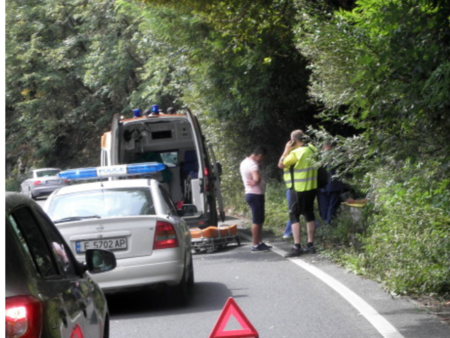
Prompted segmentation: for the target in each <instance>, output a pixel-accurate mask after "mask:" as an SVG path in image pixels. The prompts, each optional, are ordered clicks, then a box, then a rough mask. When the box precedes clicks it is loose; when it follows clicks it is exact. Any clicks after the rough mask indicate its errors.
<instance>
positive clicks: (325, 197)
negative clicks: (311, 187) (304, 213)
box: [319, 190, 342, 224]
mask: <svg viewBox="0 0 450 338" xmlns="http://www.w3.org/2000/svg"><path fill="white" fill-rule="evenodd" d="M341 194H342V192H341V191H333V192H326V191H323V190H322V191H320V190H319V210H320V218H322V220H323V221H324V222H327V223H328V224H331V221H332V220H333V218H334V217H335V216H336V213H337V211H338V209H339V206H340V205H341V198H340V196H341Z"/></svg>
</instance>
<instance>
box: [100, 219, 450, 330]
mask: <svg viewBox="0 0 450 338" xmlns="http://www.w3.org/2000/svg"><path fill="white" fill-rule="evenodd" d="M234 221H235V222H238V220H234ZM240 234H241V238H242V245H241V246H237V245H236V244H234V243H233V244H229V245H228V247H227V248H226V249H224V250H221V251H218V252H215V253H209V254H208V253H198V254H195V255H194V266H195V278H196V285H195V290H194V294H193V296H192V298H191V302H190V304H189V305H188V306H186V307H177V306H169V305H167V303H166V302H165V298H164V297H162V298H161V297H160V295H159V293H158V292H155V291H150V290H146V291H141V292H133V293H123V294H117V295H113V296H108V302H109V307H110V311H111V338H123V337H161V338H171V337H174V338H175V337H192V338H194V337H195V338H197V337H205V338H208V337H209V336H210V333H211V331H212V330H213V328H214V325H215V324H216V322H217V320H218V318H219V316H220V314H221V312H222V310H223V307H224V305H225V303H226V301H227V299H228V298H229V297H232V298H233V299H234V301H235V302H236V303H237V305H238V306H239V308H240V309H241V310H242V312H243V313H244V315H245V316H246V318H247V319H248V320H249V322H250V323H251V324H252V325H253V327H254V328H255V329H256V331H257V332H258V334H259V337H260V338H263V337H273V338H282V337H289V338H292V337H299V338H301V337H308V338H324V337H333V338H340V337H370V338H372V337H373V338H375V337H389V338H401V337H405V338H406V337H411V338H425V337H426V338H432V337H436V338H443V337H450V327H449V326H447V325H444V324H443V323H441V322H440V321H439V320H438V319H437V318H436V317H434V316H431V315H429V314H427V313H425V312H423V311H422V310H420V308H419V307H418V306H417V305H416V304H415V303H413V302H411V301H409V300H408V299H403V298H396V297H393V296H391V295H389V294H388V293H386V292H385V291H383V290H382V289H381V287H380V286H379V285H378V284H377V283H374V282H372V281H369V280H366V279H363V278H360V277H358V276H355V275H353V274H351V273H348V272H346V271H345V270H344V269H342V268H340V267H337V266H336V265H334V264H331V263H330V262H329V261H327V260H326V259H324V258H322V257H321V256H320V255H318V254H316V255H309V256H304V257H302V258H296V259H290V260H288V259H285V258H283V257H282V254H284V252H285V251H288V250H289V247H290V245H289V244H286V243H284V242H282V241H277V240H275V239H272V241H271V244H274V245H275V247H274V249H273V250H272V252H266V253H251V252H250V248H251V244H250V242H249V241H248V239H249V234H250V233H249V232H248V231H245V230H241V231H240ZM240 329H242V327H241V326H240V325H239V323H238V322H237V320H236V318H234V317H233V316H231V318H230V320H229V321H228V322H227V324H226V327H225V331H229V330H240Z"/></svg>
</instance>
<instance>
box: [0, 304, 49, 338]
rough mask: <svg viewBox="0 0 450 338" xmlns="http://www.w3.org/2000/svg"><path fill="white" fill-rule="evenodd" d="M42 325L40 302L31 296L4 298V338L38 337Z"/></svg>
mask: <svg viewBox="0 0 450 338" xmlns="http://www.w3.org/2000/svg"><path fill="white" fill-rule="evenodd" d="M41 326H42V305H41V302H40V301H39V300H37V299H35V298H33V297H31V296H15V297H7V298H6V299H5V329H6V338H32V337H39V336H40V332H41Z"/></svg>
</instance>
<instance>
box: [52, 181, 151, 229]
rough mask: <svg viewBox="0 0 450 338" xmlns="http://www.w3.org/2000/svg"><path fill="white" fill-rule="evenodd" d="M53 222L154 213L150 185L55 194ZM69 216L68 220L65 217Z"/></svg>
mask: <svg viewBox="0 0 450 338" xmlns="http://www.w3.org/2000/svg"><path fill="white" fill-rule="evenodd" d="M48 214H49V216H50V218H51V219H52V220H53V221H60V222H64V221H66V222H69V221H75V220H81V219H88V218H110V217H127V216H138V215H154V214H155V209H154V206H153V199H152V197H151V194H150V190H149V189H148V188H120V189H118V188H117V189H101V190H91V191H82V192H76V193H72V194H67V195H60V196H55V197H53V199H52V201H51V204H50V206H49V209H48ZM64 219H66V220H64Z"/></svg>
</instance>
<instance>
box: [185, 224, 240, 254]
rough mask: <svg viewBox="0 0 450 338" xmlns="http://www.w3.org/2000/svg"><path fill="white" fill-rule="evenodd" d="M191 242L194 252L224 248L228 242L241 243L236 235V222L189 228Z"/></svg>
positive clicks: (209, 251)
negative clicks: (202, 227)
mask: <svg viewBox="0 0 450 338" xmlns="http://www.w3.org/2000/svg"><path fill="white" fill-rule="evenodd" d="M189 231H190V233H191V244H192V249H194V250H195V252H200V251H206V252H208V253H212V252H215V251H217V250H220V249H223V248H225V247H226V246H227V245H228V244H229V243H232V242H236V243H237V245H238V246H240V245H241V240H240V239H239V236H238V231H237V224H233V225H219V226H218V227H215V226H209V227H207V228H205V229H200V228H191V229H190V230H189Z"/></svg>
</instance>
